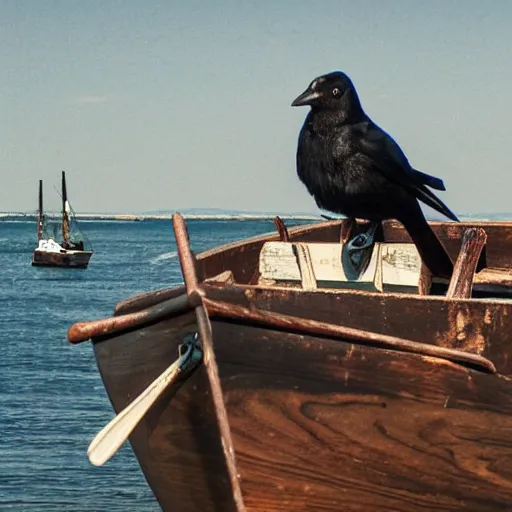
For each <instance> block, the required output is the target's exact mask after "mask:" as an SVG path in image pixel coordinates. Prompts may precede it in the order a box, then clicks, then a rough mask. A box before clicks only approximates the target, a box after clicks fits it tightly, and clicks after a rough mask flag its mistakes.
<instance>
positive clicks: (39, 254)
mask: <svg viewBox="0 0 512 512" xmlns="http://www.w3.org/2000/svg"><path fill="white" fill-rule="evenodd" d="M71 219H72V213H71V207H70V204H69V201H68V195H67V187H66V173H65V172H64V171H62V221H61V230H62V241H61V242H60V244H59V243H57V242H56V240H55V236H50V235H49V234H48V232H47V225H46V224H47V222H46V215H45V213H44V209H43V180H39V209H38V212H37V247H36V248H35V249H34V251H33V255H32V265H33V266H37V267H66V268H87V266H88V265H89V260H90V259H91V256H92V254H93V252H92V251H86V250H85V249H84V238H83V236H82V233H81V232H80V231H79V230H78V229H75V232H74V233H73V235H71V230H70V227H71ZM73 220H74V223H75V224H76V220H75V219H73Z"/></svg>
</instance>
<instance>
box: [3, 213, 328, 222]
mask: <svg viewBox="0 0 512 512" xmlns="http://www.w3.org/2000/svg"><path fill="white" fill-rule="evenodd" d="M182 215H183V217H184V218H185V219H189V220H272V219H273V218H274V217H275V216H276V215H279V216H280V217H281V218H282V219H286V220H320V219H322V217H321V216H320V215H314V214H311V215H308V214H286V213H281V214H277V213H276V214H274V213H254V214H250V213H247V214H246V213H243V214H238V213H233V214H231V213H215V214H200V213H199V214H196V213H183V214H182ZM172 216H173V213H160V214H159V213H140V214H135V213H119V214H116V213H76V214H75V218H76V219H78V220H84V221H87V220H113V221H133V222H135V221H144V220H170V219H172ZM36 217H37V216H36V214H34V213H9V212H0V221H2V220H4V221H5V220H22V219H25V220H34V221H35V220H36ZM47 218H48V219H49V220H51V219H58V218H59V214H58V213H53V212H52V213H48V214H47Z"/></svg>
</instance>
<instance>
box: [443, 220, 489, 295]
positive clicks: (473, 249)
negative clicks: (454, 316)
mask: <svg viewBox="0 0 512 512" xmlns="http://www.w3.org/2000/svg"><path fill="white" fill-rule="evenodd" d="M486 240H487V235H486V234H485V231H484V230H483V229H481V228H470V229H467V230H466V231H465V232H464V237H463V239H462V246H461V248H460V253H459V256H458V257H457V261H456V262H455V265H454V268H453V275H452V278H451V281H450V286H449V287H448V291H447V292H446V297H447V298H459V299H469V298H470V297H471V291H472V289H473V279H474V276H475V270H476V266H477V264H478V260H479V258H480V254H481V252H482V249H483V248H484V246H485V242H486Z"/></svg>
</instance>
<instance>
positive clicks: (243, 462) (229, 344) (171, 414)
mask: <svg viewBox="0 0 512 512" xmlns="http://www.w3.org/2000/svg"><path fill="white" fill-rule="evenodd" d="M463 228H464V226H462V227H461V226H460V225H443V224H437V225H435V230H436V232H437V233H438V235H440V236H441V238H442V239H443V243H445V245H446V246H447V247H448V249H449V251H450V253H451V254H455V256H456V255H457V251H458V250H459V248H460V238H461V232H462V229H463ZM485 229H486V232H487V236H488V243H487V246H486V251H487V252H486V254H485V257H486V259H487V263H488V264H489V265H490V266H493V267H499V268H502V269H510V267H511V264H510V263H511V261H510V257H509V256H508V254H509V253H510V251H509V249H510V248H509V247H508V244H510V242H509V240H511V241H512V225H511V224H502V225H499V226H497V225H486V228H485ZM175 232H177V233H178V234H179V236H177V241H178V250H179V251H178V252H179V253H180V262H181V264H182V269H183V273H184V278H185V282H186V287H181V288H177V289H165V290H160V291H158V292H152V293H149V294H146V295H143V296H139V297H136V298H133V299H130V300H128V301H126V302H124V303H120V304H119V305H118V307H117V308H116V313H115V315H114V317H113V318H111V319H107V320H102V321H99V322H96V323H95V322H92V323H90V325H89V324H87V325H84V324H82V325H80V324H76V325H75V326H73V327H72V328H71V329H70V332H69V333H68V336H69V338H70V340H71V341H73V339H74V342H78V341H80V340H84V339H87V337H88V336H91V337H92V340H93V345H94V352H95V356H96V360H97V363H98V367H99V370H100V373H101V376H102V379H103V382H104V385H105V389H106V390H107V393H108V395H109V397H110V400H111V402H112V404H113V407H114V409H115V411H116V412H118V413H119V412H121V411H122V410H123V409H124V408H125V407H126V406H127V405H128V404H130V403H131V402H132V401H133V400H134V398H135V397H136V396H138V395H139V394H140V393H141V392H142V391H143V390H144V389H145V388H146V387H147V386H148V385H149V384H150V383H152V382H153V381H154V380H155V379H156V378H157V377H158V376H159V375H160V374H161V373H162V372H164V371H165V370H166V369H167V368H168V367H169V366H171V364H172V363H173V362H174V361H175V360H176V358H177V354H178V347H179V345H180V344H181V343H182V342H183V340H184V338H185V336H186V335H187V334H189V333H192V332H198V331H199V332H201V333H202V334H201V335H203V334H204V333H205V332H206V333H207V338H208V340H207V339H204V338H203V339H202V342H203V347H204V346H205V343H206V346H207V347H208V346H209V347H211V352H209V354H206V352H205V359H204V362H203V365H201V366H200V367H199V368H198V369H197V370H196V371H195V373H193V375H191V376H190V377H189V378H188V379H187V380H185V381H184V382H183V383H182V385H181V387H180V388H179V389H174V390H173V391H172V392H171V391H169V392H167V393H164V395H162V396H161V397H160V399H159V400H158V402H157V403H156V404H154V405H153V407H152V408H151V409H150V410H149V412H148V413H147V414H146V415H145V416H144V417H143V419H142V420H141V422H140V423H139V424H138V426H137V427H136V428H135V430H134V431H133V433H132V435H131V436H130V438H129V439H130V443H131V446H132V448H133V450H134V452H135V455H136V456H137V459H138V461H139V463H140V465H141V468H142V470H143V473H144V475H145V477H146V479H147V481H148V483H149V485H150V487H151V489H152V490H153V492H154V494H155V496H156V498H157V499H158V501H159V503H160V505H161V506H162V509H163V510H164V511H170V512H171V511H172V512H174V511H179V512H196V511H202V512H209V511H215V512H235V511H236V512H241V511H247V512H273V511H279V512H288V511H289V512H291V511H294V512H295V511H315V512H316V511H324V512H339V511H344V512H352V511H354V512H355V511H358V512H368V511H372V512H384V511H386V512H387V511H398V512H414V511H418V512H419V511H424V510H447V511H448V510H453V511H456V510H468V511H482V512H485V511H489V512H490V511H498V510H509V509H510V507H511V504H512V470H511V469H510V468H512V398H511V397H512V345H511V344H510V332H512V301H510V300H498V299H493V300H477V299H460V298H459V299H456V298H450V299H447V298H445V297H435V296H419V295H404V294H392V293H373V292H372V293H370V292H362V291H355V290H331V291H325V290H315V291H305V290H297V289H285V288H271V287H267V286H258V285H255V283H256V282H257V275H256V273H255V270H254V269H255V268H257V261H258V254H259V252H260V250H261V247H262V245H263V243H264V242H265V241H267V240H271V239H276V238H275V237H272V236H266V237H259V238H255V239H253V240H249V241H244V242H240V243H237V244H231V245H230V246H228V247H223V248H217V249H214V250H212V251H208V252H205V253H203V254H200V255H198V257H197V260H196V261H194V259H193V258H192V257H190V255H189V256H187V255H186V254H185V256H184V253H186V252H187V251H184V250H183V240H184V239H185V238H186V237H185V233H184V230H183V229H182V228H180V229H177V228H176V226H175ZM385 232H386V238H387V239H388V240H391V241H393V240H394V241H403V240H404V239H406V235H404V233H403V230H402V231H401V230H400V229H399V228H397V227H396V225H394V224H388V225H386V226H385ZM339 233H340V223H339V222H332V223H325V224H323V225H321V226H318V225H317V226H306V227H301V228H297V229H295V230H290V237H291V239H293V240H300V241H331V242H335V241H336V240H338V239H339ZM276 237H277V235H276ZM507 258H508V259H507ZM187 259H188V263H187V261H186V260H187ZM226 271H230V272H231V273H232V274H231V275H232V278H233V279H234V283H233V282H227V281H222V280H218V276H219V275H221V274H222V273H225V272H226ZM196 272H197V275H195V273H196ZM493 275H494V274H493ZM500 275H501V276H502V277H500V278H499V279H496V280H495V281H493V282H492V283H491V284H492V286H489V284H488V283H486V284H485V286H484V287H482V288H481V289H480V293H484V294H485V293H487V292H488V291H489V290H490V289H491V288H492V287H493V286H494V285H496V286H498V288H499V289H500V290H501V292H502V293H503V294H504V295H507V293H509V288H508V286H509V284H508V283H509V280H510V277H509V275H510V273H509V270H507V271H506V272H505V271H504V272H503V273H502V274H500ZM215 276H217V277H215ZM255 276H256V278H255ZM212 279H213V280H212ZM216 279H217V280H216ZM198 282H201V285H200V290H199V288H198V284H197V283H198ZM483 282H484V283H485V281H483ZM199 291H200V292H201V293H199ZM473 291H474V290H473ZM185 292H186V293H185ZM473 296H475V294H473ZM180 297H181V298H180ZM183 297H184V299H183ZM172 301H177V302H174V303H173V307H174V306H176V304H178V303H179V305H178V306H176V307H174V310H173V312H170V309H169V306H168V305H167V306H166V305H165V304H169V303H170V302H172ZM215 305H217V306H216V307H213V306H215ZM220 305H224V306H225V307H224V313H222V308H220V309H219V307H220ZM230 308H231V310H233V311H234V310H235V309H236V308H238V310H237V311H238V312H240V311H242V310H243V311H244V315H245V319H243V318H242V317H240V316H238V317H237V316H236V315H234V316H233V315H232V316H231V317H229V315H228V316H226V314H225V311H227V310H229V309H230ZM199 310H203V311H205V312H207V313H208V317H206V318H207V319H206V320H205V321H203V322H202V323H201V320H200V319H201V315H200V314H199V313H198V311H199ZM252 313H253V314H252ZM251 314H252V316H251ZM270 314H271V316H273V318H274V319H276V318H277V317H279V318H280V322H281V323H280V326H277V324H275V323H274V325H270V324H269V323H268V322H267V323H265V321H263V320H264V319H265V318H266V317H268V315H270ZM258 315H259V316H258ZM266 315H267V316H266ZM292 315H293V316H292ZM242 316H243V315H242ZM208 318H209V319H208ZM290 318H294V319H295V320H293V321H291V320H290ZM301 319H302V320H304V321H305V322H302V323H301V322H300V321H299V320H301ZM198 321H199V322H200V323H199V324H198V323H197V322H198ZM308 321H309V322H310V324H308V325H309V327H312V326H313V327H314V326H316V327H315V329H316V331H315V332H313V331H314V330H315V329H312V328H310V329H306V327H308V325H306V323H307V322H308ZM315 322H316V323H315ZM327 322H328V323H329V325H330V330H329V329H326V328H320V327H321V324H322V325H325V324H326V323H327ZM205 323H206V324H207V325H206V327H205ZM319 326H320V327H319ZM205 329H206V330H205ZM350 329H353V330H359V331H358V332H361V330H366V331H367V332H371V333H373V335H374V336H373V338H368V337H366V338H365V337H364V336H363V337H362V338H361V337H359V338H358V336H354V335H353V332H352V331H350ZM84 333H85V334H86V335H84ZM87 333H95V334H88V335H87ZM208 333H209V335H208ZM379 336H381V337H382V336H388V337H389V336H394V337H401V339H402V341H404V339H405V338H406V339H407V340H409V341H407V342H406V343H405V344H401V343H398V345H393V343H395V341H393V340H390V339H388V341H386V342H385V343H383V342H382V340H380V341H379V340H378V339H377V341H375V339H374V338H379ZM372 339H373V340H374V341H372ZM392 342H393V343H392ZM386 343H387V344H386ZM412 348H413V349H414V350H412ZM208 350H210V349H208ZM469 356H471V357H473V358H476V359H475V360H477V363H478V364H473V363H472V362H471V361H469V362H468V359H467V357H469ZM206 361H208V362H206ZM212 361H215V363H213V362H212ZM481 363H482V364H481ZM484 363H485V364H484ZM215 365H216V367H217V370H218V382H219V383H220V390H219V392H220V396H219V393H218V392H217V391H216V388H215V386H214V385H213V384H212V382H215V379H217V376H216V373H215V372H216V371H217V370H212V368H213V367H214V366H215ZM212 372H213V373H212ZM219 400H220V403H221V404H222V406H221V407H220V408H219ZM224 413H225V416H224ZM99 427H101V426H100V425H99V426H98V428H99ZM226 427H227V430H226ZM233 466H234V467H235V473H233ZM233 475H234V477H233Z"/></svg>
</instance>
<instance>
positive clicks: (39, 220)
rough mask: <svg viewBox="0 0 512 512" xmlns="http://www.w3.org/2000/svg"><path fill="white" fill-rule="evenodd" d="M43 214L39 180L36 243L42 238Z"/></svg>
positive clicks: (41, 186)
mask: <svg viewBox="0 0 512 512" xmlns="http://www.w3.org/2000/svg"><path fill="white" fill-rule="evenodd" d="M43 226H44V212H43V180H39V209H38V211H37V241H39V240H41V238H42V237H43Z"/></svg>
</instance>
